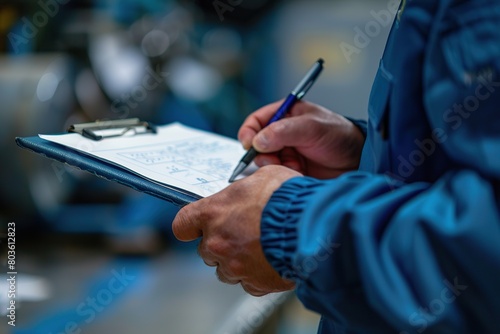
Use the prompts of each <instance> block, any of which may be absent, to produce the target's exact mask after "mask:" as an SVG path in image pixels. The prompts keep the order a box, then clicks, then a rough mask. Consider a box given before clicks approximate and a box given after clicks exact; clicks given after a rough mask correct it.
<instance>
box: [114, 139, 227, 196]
mask: <svg viewBox="0 0 500 334" xmlns="http://www.w3.org/2000/svg"><path fill="white" fill-rule="evenodd" d="M233 149H234V146H233V145H228V144H224V143H221V142H217V141H214V140H211V139H207V138H201V137H200V138H193V139H190V140H189V141H177V142H171V143H166V144H160V145H156V146H154V147H147V149H141V150H134V151H127V152H120V153H118V155H120V156H121V157H123V158H126V159H129V160H131V161H133V162H136V163H140V164H141V165H143V168H146V169H151V170H154V171H156V172H158V171H159V168H160V170H161V171H163V172H164V173H166V174H168V175H169V176H170V177H172V178H174V179H176V180H178V181H180V182H183V183H186V184H188V185H191V186H197V187H200V188H203V189H206V190H207V191H210V192H212V191H213V192H215V191H216V190H215V189H212V188H213V187H212V186H211V183H214V182H220V181H224V182H225V181H227V179H228V177H229V175H230V174H231V172H232V168H234V166H233V165H234V163H233V162H230V161H228V160H227V159H224V158H223V157H221V155H222V156H224V153H225V152H228V151H232V150H233ZM233 160H234V159H233Z"/></svg>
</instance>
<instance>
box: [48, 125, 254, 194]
mask: <svg viewBox="0 0 500 334" xmlns="http://www.w3.org/2000/svg"><path fill="white" fill-rule="evenodd" d="M40 137H41V138H43V139H46V140H50V141H52V142H55V143H58V144H61V145H65V146H68V147H71V148H74V149H76V150H78V151H81V152H85V153H86V154H88V155H91V156H93V157H95V158H98V159H102V160H106V161H108V162H111V163H113V164H115V165H117V166H119V167H121V168H125V169H127V170H129V171H131V172H133V173H135V174H138V175H140V176H142V177H144V178H148V179H150V180H152V181H154V182H157V183H160V184H164V185H167V186H172V187H176V188H180V189H183V190H186V191H189V192H191V193H194V194H197V195H200V196H202V197H206V196H209V195H213V194H215V193H216V192H219V191H221V190H222V189H224V188H225V187H227V186H228V185H229V183H228V180H229V177H230V176H231V173H232V172H233V170H234V168H235V167H236V165H237V164H238V162H239V160H240V159H241V157H242V156H243V154H244V153H245V150H244V149H243V147H242V146H241V144H240V143H239V142H238V141H236V140H235V139H232V138H227V137H223V136H219V135H216V134H213V133H210V132H205V131H201V130H196V129H193V128H189V127H186V126H184V125H182V124H179V123H173V124H169V125H163V126H158V127H157V134H145V135H138V136H129V137H119V138H110V139H106V140H102V141H93V140H91V139H88V138H84V137H82V136H80V135H79V134H76V133H70V134H65V135H40ZM250 170H251V169H250ZM250 172H251V171H250ZM244 174H245V173H244ZM241 177H244V175H242V176H241Z"/></svg>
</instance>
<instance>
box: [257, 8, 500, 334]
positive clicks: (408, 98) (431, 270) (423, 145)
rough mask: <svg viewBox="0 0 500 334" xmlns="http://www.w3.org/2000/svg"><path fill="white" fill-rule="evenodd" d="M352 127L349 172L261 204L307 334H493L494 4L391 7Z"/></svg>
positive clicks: (298, 182) (498, 76)
mask: <svg viewBox="0 0 500 334" xmlns="http://www.w3.org/2000/svg"><path fill="white" fill-rule="evenodd" d="M403 7H404V12H403V11H402V10H403ZM366 126H367V128H366V130H367V138H366V143H365V147H364V150H363V154H362V158H361V165H360V168H359V171H356V172H350V173H347V174H345V175H343V176H341V177H339V178H337V179H333V180H326V181H321V180H317V179H313V178H308V177H302V178H294V179H292V180H289V181H288V182H286V183H285V184H284V185H283V186H282V187H281V188H280V189H279V190H278V191H276V192H275V194H274V195H273V197H272V198H271V200H270V201H269V203H268V205H267V207H266V208H265V210H264V213H263V217H262V225H261V232H262V236H261V241H262V245H263V249H264V252H265V254H266V256H267V258H268V260H269V261H270V263H271V264H272V265H273V266H274V268H276V270H278V271H279V272H280V273H281V275H283V276H284V277H288V278H291V279H294V280H295V281H296V282H297V289H296V293H297V295H298V297H299V298H300V300H301V301H302V302H303V303H304V305H305V306H306V307H307V308H309V309H311V310H314V311H317V312H319V313H320V314H321V315H322V321H321V324H320V329H319V332H320V333H363V334H365V333H400V334H406V333H412V334H413V333H426V334H427V333H429V334H430V333H454V334H455V333H500V1H495V0H470V1H467V0H413V1H412V0H408V1H403V4H402V7H401V13H400V15H398V19H397V20H396V22H395V24H394V26H393V28H392V31H391V35H390V37H389V40H388V44H387V47H386V51H385V54H384V56H383V59H382V60H381V62H380V68H379V71H378V74H377V76H376V79H375V82H374V85H373V90H372V94H371V97H370V104H369V121H368V123H367V124H366Z"/></svg>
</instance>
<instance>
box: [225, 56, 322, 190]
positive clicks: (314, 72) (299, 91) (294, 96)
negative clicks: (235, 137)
mask: <svg viewBox="0 0 500 334" xmlns="http://www.w3.org/2000/svg"><path fill="white" fill-rule="evenodd" d="M323 64H324V60H323V59H318V61H317V62H316V63H314V65H313V66H312V68H311V69H310V70H309V72H307V74H306V76H305V77H304V79H302V81H301V82H300V83H299V84H298V85H297V87H296V88H295V89H294V90H293V91H292V92H291V93H290V94H289V95H288V97H287V98H286V100H285V101H284V102H283V104H282V105H281V106H280V108H279V109H278V111H276V113H275V114H274V116H273V118H271V120H270V121H269V123H267V125H269V124H271V123H274V122H276V121H278V120H280V119H282V118H283V117H284V116H285V115H286V114H287V113H288V112H289V111H290V110H291V109H292V107H293V105H294V104H295V103H296V102H297V101H299V100H300V99H302V98H303V97H304V95H306V93H307V91H309V89H310V88H311V87H312V85H313V84H314V82H315V81H316V79H317V78H318V76H319V75H320V73H321V71H322V70H323ZM258 154H259V152H257V151H256V150H255V149H254V148H253V147H251V148H250V149H249V150H248V151H247V153H246V154H245V155H244V156H243V158H242V159H241V160H240V162H239V164H238V166H236V169H235V170H234V172H233V174H232V175H231V177H230V178H229V182H234V180H235V179H236V177H238V175H240V174H241V173H242V172H243V171H244V170H245V169H246V168H247V167H248V165H249V164H250V163H251V162H252V161H253V159H255V157H256V156H257V155H258Z"/></svg>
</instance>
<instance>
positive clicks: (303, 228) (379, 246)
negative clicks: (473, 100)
mask: <svg viewBox="0 0 500 334" xmlns="http://www.w3.org/2000/svg"><path fill="white" fill-rule="evenodd" d="M499 192H500V189H499V184H498V183H492V182H491V181H490V180H487V179H485V178H483V177H481V176H480V175H479V174H477V173H474V172H472V171H468V170H462V171H453V172H450V173H448V174H447V175H445V176H444V177H443V178H442V179H441V180H439V182H436V183H435V184H432V185H431V184H425V183H414V184H400V183H397V182H393V181H391V182H388V180H387V178H386V177H384V176H376V175H372V174H369V173H361V172H355V173H350V174H346V175H344V176H342V177H340V178H338V179H336V180H331V181H327V182H325V181H318V180H314V179H310V178H296V179H292V180H290V181H289V182H287V183H286V184H285V185H284V186H283V187H282V188H281V189H280V190H278V191H277V192H276V193H275V194H274V196H273V198H272V199H271V201H270V202H269V204H268V206H267V208H266V210H265V212H264V215H263V219H262V244H263V248H264V250H265V253H266V256H267V257H268V259H269V261H270V262H271V264H272V265H273V266H274V267H275V268H276V269H277V270H278V271H279V272H280V273H281V274H282V275H283V276H284V277H288V278H291V279H294V280H295V281H296V282H297V294H298V296H299V298H300V299H301V300H302V301H303V302H304V304H305V305H306V306H307V307H308V308H310V309H313V310H315V311H317V312H319V313H320V314H322V315H325V316H327V317H329V318H331V319H335V320H336V322H337V323H339V324H342V323H344V324H346V326H351V328H352V327H354V328H355V329H356V330H357V331H355V332H360V333H361V332H365V333H372V332H376V331H375V329H376V328H387V327H386V323H388V324H390V327H392V328H393V329H394V328H396V329H399V330H401V331H405V330H406V331H408V332H409V333H415V332H419V333H420V332H423V331H424V330H426V333H427V332H428V333H434V332H436V333H437V332H440V333H443V328H448V329H453V330H454V331H453V332H454V333H461V332H462V331H463V332H478V333H479V332H481V333H490V332H495V330H497V331H498V329H499V328H495V326H497V327H498V323H495V321H493V320H492V319H495V316H497V317H498V315H499V314H500V299H499V298H498V296H500V285H499V284H498V277H499V274H500V224H499V222H500V217H499V212H498V206H499V197H498V195H499ZM347 324H349V325H347ZM356 326H357V327H356ZM403 333H404V332H403Z"/></svg>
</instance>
